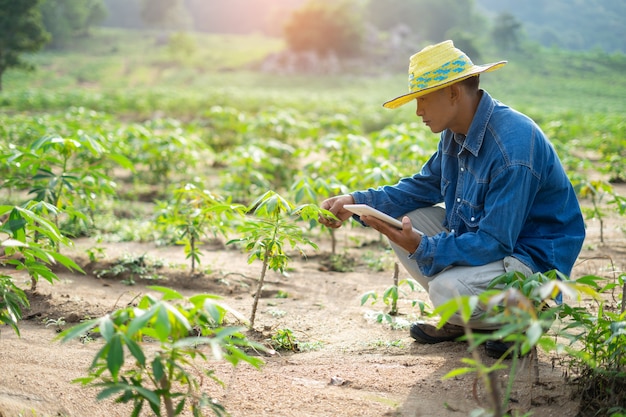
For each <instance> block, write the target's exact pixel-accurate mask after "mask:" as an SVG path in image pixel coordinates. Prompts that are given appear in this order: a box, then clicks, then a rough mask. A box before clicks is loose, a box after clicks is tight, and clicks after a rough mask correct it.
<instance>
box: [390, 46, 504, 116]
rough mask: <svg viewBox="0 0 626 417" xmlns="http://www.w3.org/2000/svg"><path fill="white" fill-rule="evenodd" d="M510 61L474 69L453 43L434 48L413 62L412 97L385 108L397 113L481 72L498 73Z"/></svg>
mask: <svg viewBox="0 0 626 417" xmlns="http://www.w3.org/2000/svg"><path fill="white" fill-rule="evenodd" d="M505 64H506V61H499V62H494V63H492V64H485V65H474V63H473V62H472V60H471V59H469V57H468V56H467V55H465V53H463V51H461V50H460V49H457V48H455V47H454V44H453V43H452V41H445V42H441V43H438V44H436V45H430V46H427V47H426V48H424V49H422V50H421V51H419V52H418V53H416V54H415V55H413V56H412V57H411V60H410V62H409V93H408V94H404V95H401V96H399V97H396V98H394V99H393V100H389V101H387V102H386V103H384V104H383V107H386V108H388V109H395V108H397V107H400V106H402V105H404V104H406V103H408V102H409V101H411V100H413V99H415V98H417V97H420V96H423V95H425V94H428V93H432V92H433V91H437V90H440V89H442V88H444V87H446V86H448V85H450V84H453V83H455V82H458V81H461V80H464V79H466V78H469V77H471V76H473V75H476V74H480V73H481V72H489V71H495V70H497V69H499V68H501V67H502V66H504V65H505Z"/></svg>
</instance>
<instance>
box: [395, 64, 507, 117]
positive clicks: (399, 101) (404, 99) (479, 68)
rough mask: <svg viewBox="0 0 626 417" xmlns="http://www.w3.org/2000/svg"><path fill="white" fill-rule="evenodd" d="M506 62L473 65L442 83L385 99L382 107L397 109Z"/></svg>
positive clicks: (499, 66)
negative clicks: (391, 98)
mask: <svg viewBox="0 0 626 417" xmlns="http://www.w3.org/2000/svg"><path fill="white" fill-rule="evenodd" d="M506 63H507V61H499V62H494V63H492V64H485V65H474V66H473V67H472V68H470V69H469V70H468V71H465V72H463V73H462V74H459V76H458V77H456V78H451V79H448V80H446V81H444V82H442V83H439V84H435V85H432V86H430V87H426V88H423V89H421V90H419V91H413V92H411V93H407V94H403V95H401V96H398V97H396V98H394V99H393V100H389V101H386V102H385V103H383V107H385V108H387V109H397V108H398V107H400V106H403V105H405V104H406V103H408V102H409V101H411V100H413V99H416V98H418V97H421V96H423V95H426V94H429V93H432V92H434V91H437V90H441V89H442V88H445V87H447V86H449V85H450V84H454V83H457V82H459V81H463V80H465V79H466V78H469V77H473V76H474V75H476V74H480V73H481V72H490V71H495V70H497V69H499V68H502V67H503V66H504V65H505V64H506Z"/></svg>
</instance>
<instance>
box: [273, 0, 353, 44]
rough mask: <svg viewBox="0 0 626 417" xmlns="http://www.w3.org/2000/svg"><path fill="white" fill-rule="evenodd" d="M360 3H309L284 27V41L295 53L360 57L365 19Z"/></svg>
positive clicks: (324, 0)
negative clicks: (304, 52) (355, 55)
mask: <svg viewBox="0 0 626 417" xmlns="http://www.w3.org/2000/svg"><path fill="white" fill-rule="evenodd" d="M359 10H360V6H359V2H358V1H357V0H341V1H339V2H336V3H335V2H331V1H328V0H309V1H308V2H307V3H306V4H304V5H303V6H302V7H301V8H299V9H297V10H295V11H294V12H293V13H292V15H291V16H290V18H289V20H288V21H287V23H286V24H285V29H284V33H285V40H286V41H287V45H288V46H289V49H291V50H293V51H315V52H317V53H319V54H322V55H325V54H328V53H330V52H335V53H336V54H337V55H340V56H347V55H354V54H358V52H359V51H360V47H361V42H362V39H363V33H364V29H363V19H362V18H361V17H360V16H361V15H362V13H360V12H359Z"/></svg>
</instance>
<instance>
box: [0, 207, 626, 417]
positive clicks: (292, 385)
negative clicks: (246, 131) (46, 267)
mask: <svg viewBox="0 0 626 417" xmlns="http://www.w3.org/2000/svg"><path fill="white" fill-rule="evenodd" d="M623 223H624V222H623V218H619V217H616V218H614V219H612V220H611V221H610V222H609V223H607V224H605V226H604V231H605V233H604V234H605V245H600V243H599V226H598V224H597V223H596V222H589V223H588V238H587V242H586V244H585V247H584V250H583V253H581V255H580V258H579V261H578V262H577V264H576V267H575V269H574V272H573V274H572V277H573V278H576V277H579V276H582V275H585V274H589V273H593V274H598V275H603V276H611V273H612V271H613V270H624V262H625V259H626V257H625V256H624V254H625V253H626V244H625V238H624V233H623V232H622V231H621V230H620V229H619V226H620V225H623ZM338 236H339V243H340V246H339V251H342V252H343V251H349V253H350V255H352V256H354V258H355V259H356V260H357V262H356V265H355V267H354V270H353V271H351V272H332V271H329V270H328V268H326V267H325V266H324V262H323V260H324V259H326V258H327V255H328V253H329V252H330V245H329V242H328V241H326V239H325V238H324V239H321V240H322V241H321V242H317V243H318V244H319V245H320V249H319V250H318V251H313V250H310V251H308V252H309V254H310V256H309V257H308V258H307V259H301V258H298V257H294V258H293V259H292V261H291V263H290V265H289V266H290V268H289V273H288V275H287V276H281V275H279V274H277V273H273V272H271V273H270V274H269V276H268V277H267V278H266V280H267V283H266V287H265V291H264V298H263V299H262V300H261V301H260V303H259V308H258V312H257V318H256V325H255V328H257V329H261V330H263V331H264V332H266V333H267V334H268V335H269V334H271V332H272V331H275V330H276V329H284V328H288V329H291V330H292V331H293V333H294V335H295V336H296V337H297V339H298V340H299V341H301V342H307V344H308V345H309V346H310V347H311V348H310V350H306V351H303V352H296V353H292V352H278V353H277V354H275V355H273V356H266V357H264V358H263V359H264V361H265V365H264V366H263V367H262V368H261V370H257V369H255V368H253V367H251V366H249V365H247V364H244V365H241V366H239V367H237V368H232V366H230V365H229V364H224V363H220V362H209V363H207V365H206V366H209V367H212V368H213V369H215V370H216V371H217V374H218V376H219V377H220V378H221V379H222V380H223V381H224V383H225V384H226V386H225V388H219V387H216V386H215V385H208V386H207V390H209V392H211V393H212V395H213V396H214V397H215V398H216V399H217V400H218V401H219V402H221V403H222V404H223V405H224V406H225V407H226V409H227V410H228V412H229V413H231V415H232V416H236V417H248V416H302V417H305V416H316V417H318V416H350V417H352V416H406V417H416V416H419V417H447V416H450V417H456V416H468V415H470V413H471V412H472V410H474V409H476V408H479V407H480V406H481V405H487V404H488V403H487V401H486V398H485V395H484V389H483V388H482V385H481V384H476V381H475V379H474V376H473V375H465V376H460V377H455V378H452V379H447V380H442V376H443V375H445V374H446V373H447V372H449V371H450V370H452V369H454V368H457V367H460V366H463V364H462V362H461V359H462V358H464V357H468V354H467V352H466V345H465V344H464V343H453V342H450V343H442V344H438V345H429V346H424V345H419V344H416V343H414V342H412V339H411V338H410V337H409V334H408V330H406V329H404V330H392V329H391V328H389V327H388V326H384V325H381V324H378V323H376V322H375V321H374V320H373V318H372V317H373V315H374V312H376V311H380V310H385V309H386V306H385V305H384V304H383V303H382V302H378V303H376V304H374V305H371V304H369V303H368V304H367V305H364V306H361V305H360V299H361V296H362V294H364V293H365V292H367V291H371V290H375V291H377V292H378V293H379V294H382V292H383V291H384V289H386V288H387V287H388V286H389V285H391V284H392V272H393V268H387V270H385V271H383V272H375V271H374V270H373V269H372V268H371V267H369V266H368V265H367V263H366V261H367V260H368V259H370V258H373V257H374V255H373V254H375V255H376V256H378V255H379V254H380V252H382V251H383V249H381V246H380V243H379V237H378V235H377V234H376V233H375V232H374V231H371V230H367V229H363V228H360V227H354V228H353V227H344V228H342V229H340V232H339V234H338ZM93 245H94V242H92V241H89V240H87V239H81V240H78V241H76V247H75V248H73V249H72V252H71V253H68V254H71V255H73V257H74V259H76V260H78V261H79V263H81V264H82V265H84V266H85V267H86V269H87V270H89V271H93V269H94V268H96V269H97V268H98V266H97V265H88V263H87V261H86V256H85V249H87V248H89V247H91V246H93ZM103 246H105V247H106V249H105V252H104V253H105V255H106V258H105V260H104V261H105V262H106V261H111V260H115V259H119V258H120V257H121V256H122V255H123V254H128V255H135V256H140V255H147V256H149V257H151V258H153V259H161V260H164V261H165V262H166V263H167V265H170V267H169V268H166V269H165V270H166V271H167V270H169V271H170V273H169V274H166V276H167V279H165V280H162V281H159V282H157V284H159V285H166V286H171V287H173V288H175V289H177V290H179V291H180V292H181V293H183V294H185V295H191V294H194V293H213V294H219V295H221V296H223V297H224V301H225V303H226V304H228V305H230V306H231V307H233V308H235V309H237V310H238V311H239V312H241V313H242V314H244V316H249V314H250V309H251V307H252V293H253V289H254V284H255V279H257V277H258V276H259V272H260V268H261V265H260V263H257V262H255V263H253V264H250V265H249V264H248V263H247V258H246V255H245V254H243V253H241V252H239V251H237V250H234V249H232V248H224V247H209V246H207V247H206V248H204V251H203V257H202V267H203V268H210V269H211V271H212V272H211V273H210V274H206V275H204V276H200V277H192V276H190V275H189V274H188V273H187V272H185V271H184V270H181V268H180V267H179V268H172V267H171V265H187V262H186V261H185V259H184V254H183V248H182V247H157V246H154V245H152V244H137V243H112V244H104V245H103ZM387 256H390V255H387ZM390 259H391V260H390V262H389V263H390V264H391V265H393V260H392V258H390ZM5 272H7V271H5ZM10 273H12V274H15V277H16V281H17V282H19V283H23V285H24V288H27V286H28V279H27V277H25V276H21V275H19V274H17V273H15V272H14V271H11V272H10ZM58 276H59V278H60V281H59V282H57V283H55V284H54V285H49V284H48V283H46V282H45V281H41V282H40V284H39V287H38V291H37V293H36V294H30V300H31V308H30V309H29V310H28V311H26V312H25V319H24V320H23V321H22V322H20V331H21V337H18V336H17V335H16V334H15V333H14V332H13V331H12V330H11V329H10V328H8V327H4V328H0V331H1V333H0V416H2V417H13V416H38V417H42V416H71V417H79V416H81V417H83V416H89V417H99V416H103V417H104V416H107V417H109V416H128V415H130V413H129V408H127V407H126V406H124V405H119V404H112V403H111V402H98V401H96V399H95V397H96V391H95V390H91V389H85V388H82V387H80V386H79V385H77V384H72V383H71V381H72V380H73V379H74V378H77V377H81V376H85V375H86V370H87V367H88V366H89V364H90V363H91V361H92V360H93V357H94V355H95V353H96V352H97V350H98V349H99V348H100V346H101V341H99V340H98V339H96V340H95V341H93V342H90V343H86V344H82V343H81V342H80V341H72V342H69V343H66V344H60V343H59V342H57V341H55V340H54V337H55V336H56V332H55V326H49V325H48V326H46V320H48V319H54V320H56V319H59V318H61V317H62V318H64V320H65V321H67V322H68V324H67V325H66V326H65V327H67V326H70V325H71V324H74V323H76V322H78V321H80V320H81V319H83V318H85V317H99V316H101V315H103V314H105V313H107V312H109V311H113V310H114V309H116V308H119V307H122V306H126V305H127V304H128V303H132V302H133V301H134V300H135V299H136V298H137V297H138V296H140V295H142V294H145V293H147V292H148V291H149V290H148V289H147V286H148V285H152V284H155V282H146V281H140V280H139V281H137V282H136V284H135V285H126V284H124V283H122V282H120V279H102V278H97V277H96V276H94V275H93V274H87V275H80V274H70V273H67V272H63V271H59V272H58ZM400 277H401V278H404V277H406V273H405V271H404V270H401V274H400ZM278 290H281V291H284V292H286V293H287V294H288V296H287V298H277V297H276V296H275V295H276V294H277V292H278ZM408 298H411V299H414V298H420V299H422V300H425V301H428V298H427V296H426V294H425V293H424V292H420V293H417V294H416V293H411V294H409V297H408ZM400 313H404V314H406V315H407V316H405V317H404V318H405V319H406V320H407V322H410V321H411V320H413V319H414V318H415V317H414V315H415V314H416V313H417V311H416V309H412V308H411V307H410V305H408V304H401V305H400ZM411 315H413V316H411ZM481 356H482V358H483V359H484V361H485V363H487V364H491V363H493V360H492V359H490V358H488V357H486V356H485V355H484V352H483V351H482V350H481ZM559 359H560V358H558V357H555V356H554V355H553V354H551V355H550V356H549V355H547V354H546V353H544V352H539V357H538V360H539V371H540V376H539V380H538V383H534V382H533V378H532V376H531V375H532V374H531V369H532V367H531V364H530V361H529V360H526V361H525V362H523V364H522V368H521V370H519V372H518V373H517V375H516V379H515V380H516V382H515V386H514V389H513V392H512V401H511V407H512V408H513V409H516V410H520V411H521V412H520V413H519V415H522V414H524V412H528V411H530V412H532V415H534V416H539V417H549V416H555V417H557V416H558V417H562V416H575V415H576V410H577V406H578V404H577V401H576V399H575V398H572V396H571V386H569V385H568V384H567V383H566V382H565V379H564V374H565V373H566V369H565V368H564V365H563V364H562V363H561V362H560V360H559ZM507 377H508V375H507V373H506V372H502V373H500V374H499V380H500V382H501V383H502V384H503V385H504V384H505V383H506V381H507Z"/></svg>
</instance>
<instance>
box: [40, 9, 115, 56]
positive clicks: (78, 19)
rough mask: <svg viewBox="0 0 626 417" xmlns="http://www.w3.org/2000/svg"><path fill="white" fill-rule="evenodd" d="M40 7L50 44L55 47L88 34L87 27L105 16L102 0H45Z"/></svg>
mask: <svg viewBox="0 0 626 417" xmlns="http://www.w3.org/2000/svg"><path fill="white" fill-rule="evenodd" d="M40 8H41V15H42V18H43V24H44V26H45V27H46V30H47V31H48V32H50V34H51V35H52V42H51V46H52V47H55V48H58V47H62V46H64V45H65V44H66V43H67V42H68V41H70V40H71V39H72V38H75V37H77V36H85V35H87V34H89V29H90V28H91V27H93V26H94V25H96V24H99V23H101V22H102V21H103V20H104V19H105V18H106V16H107V9H106V7H105V5H104V3H103V0H45V1H44V2H43V3H42V4H41V7H40Z"/></svg>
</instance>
